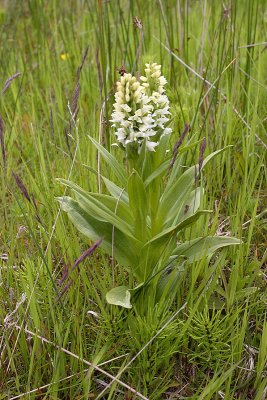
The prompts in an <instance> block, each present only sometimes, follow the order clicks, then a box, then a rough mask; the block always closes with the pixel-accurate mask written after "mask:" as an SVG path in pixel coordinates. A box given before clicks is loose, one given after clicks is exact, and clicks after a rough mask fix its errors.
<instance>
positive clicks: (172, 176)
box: [59, 63, 240, 308]
mask: <svg viewBox="0 0 267 400" xmlns="http://www.w3.org/2000/svg"><path fill="white" fill-rule="evenodd" d="M165 84H166V80H165V78H164V77H163V76H162V75H161V67H160V66H159V65H157V64H155V63H153V64H146V69H145V76H141V78H140V81H137V79H136V78H135V77H134V76H132V75H131V74H125V75H124V76H122V77H121V79H120V81H119V82H118V83H117V92H116V94H115V104H114V112H113V114H112V120H111V121H112V122H113V126H114V127H115V129H116V132H115V135H116V137H117V143H116V144H115V145H116V146H119V147H120V148H122V149H123V150H124V151H125V155H126V160H127V163H126V165H124V164H123V163H121V162H119V161H118V160H117V159H116V158H115V157H114V155H112V154H111V153H110V152H108V151H107V150H106V149H105V148H104V147H103V146H102V145H101V144H99V143H98V142H97V141H95V140H94V139H93V138H92V137H90V140H91V142H92V143H93V144H94V145H95V146H96V148H97V150H98V151H99V152H100V154H101V155H102V157H103V158H104V160H105V161H106V162H107V164H108V166H109V167H110V168H111V170H112V171H113V173H114V174H115V175H116V178H117V182H116V183H115V182H113V181H111V180H109V179H107V178H106V177H104V176H103V177H102V179H103V181H104V183H105V186H106V188H107V190H108V192H109V195H107V194H103V193H92V192H87V191H85V190H83V189H82V188H81V187H79V186H78V185H76V184H75V183H72V182H70V181H66V180H62V179H61V180H60V181H61V182H62V183H63V184H64V185H66V186H68V187H70V188H71V189H72V192H73V194H74V196H75V199H73V198H71V197H67V196H64V197H63V198H59V201H60V202H62V207H63V209H64V210H65V211H66V212H67V213H68V216H69V217H70V219H71V220H72V222H73V223H74V224H75V225H76V227H77V228H78V229H79V230H80V231H81V232H82V233H83V234H85V235H86V236H87V237H88V238H90V239H91V240H97V239H99V238H102V239H103V241H102V247H103V250H104V251H105V252H107V253H108V254H109V255H110V256H112V258H115V259H116V260H117V261H118V262H119V263H121V264H122V265H123V266H125V268H126V270H127V271H128V273H129V282H130V285H131V286H130V287H126V286H119V287H116V288H113V289H111V290H110V291H109V292H108V293H107V295H106V299H107V301H108V303H110V304H114V305H119V306H122V307H126V308H131V307H132V304H131V296H132V297H133V299H134V301H135V302H137V301H138V297H140V293H142V292H147V291H149V293H150V295H149V298H150V299H153V301H154V302H158V301H159V300H160V298H162V297H163V298H166V299H170V297H171V296H172V294H173V293H174V292H175V284H176V282H177V280H178V279H179V273H180V269H181V266H183V265H184V264H185V263H187V264H188V263H193V262H194V261H197V260H199V259H201V258H202V257H208V256H210V255H212V254H213V253H214V252H215V251H216V250H217V249H219V248H221V247H224V246H228V245H234V244H239V243H240V241H239V240H237V239H235V238H232V237H222V236H220V237H218V236H205V237H198V238H194V239H192V240H189V241H184V242H180V240H181V233H182V232H183V231H184V230H185V229H186V228H188V227H190V226H192V225H193V224H194V223H195V222H196V221H197V220H198V219H199V218H200V217H201V216H203V215H206V214H209V213H210V212H211V211H209V210H202V209H200V204H201V196H202V195H203V192H204V190H203V188H202V187H201V186H199V184H198V181H199V179H198V177H199V174H200V172H201V170H202V169H203V168H204V167H205V165H206V164H207V163H208V162H209V161H210V160H211V159H212V158H213V157H214V156H215V155H217V154H219V153H221V152H222V151H223V150H218V151H216V152H214V153H212V154H210V155H209V156H208V157H207V158H206V159H203V152H204V149H203V146H202V155H201V157H200V160H199V163H198V164H197V165H194V166H192V167H190V168H188V169H186V170H185V169H184V167H183V163H182V161H183V157H182V154H183V152H185V151H186V150H187V148H186V147H185V146H184V147H183V149H182V151H181V148H180V146H181V140H179V141H178V142H177V143H176V145H175V147H174V150H173V152H172V153H169V138H170V134H171V129H170V128H169V127H167V125H168V123H169V117H170V112H169V100H168V97H167V96H166V94H165V89H164V86H165ZM195 145H196V144H195ZM193 146H194V144H193ZM189 147H192V144H191V145H190V146H188V148H189Z"/></svg>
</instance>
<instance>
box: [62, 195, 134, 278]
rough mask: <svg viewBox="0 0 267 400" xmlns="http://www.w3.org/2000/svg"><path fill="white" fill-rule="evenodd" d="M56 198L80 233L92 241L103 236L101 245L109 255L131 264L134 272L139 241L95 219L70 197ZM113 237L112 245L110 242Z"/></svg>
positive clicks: (126, 265)
mask: <svg viewBox="0 0 267 400" xmlns="http://www.w3.org/2000/svg"><path fill="white" fill-rule="evenodd" d="M57 200H58V201H59V202H60V203H61V204H62V209H63V210H64V211H65V212H67V214H68V216H69V218H70V220H71V221H72V222H73V224H74V225H75V226H76V228H77V229H78V230H79V231H80V232H81V233H83V234H84V235H85V236H86V237H88V238H89V239H91V240H93V241H96V240H98V239H99V238H103V242H102V244H101V247H102V248H103V249H104V250H105V251H106V252H107V253H108V254H109V255H114V257H115V259H117V260H118V261H119V262H120V263H121V264H123V265H125V267H128V266H130V265H131V266H132V268H133V272H134V269H135V266H136V265H137V266H138V265H139V258H138V254H139V253H140V248H141V243H140V242H138V241H137V240H136V239H132V238H129V237H127V235H125V234H123V233H122V232H120V231H119V230H117V229H113V226H112V225H111V224H109V223H107V222H102V221H99V220H97V219H95V218H94V217H93V216H92V215H90V214H88V213H87V212H86V211H85V210H84V209H82V208H81V207H80V206H79V204H78V202H77V201H75V200H73V199H72V198H71V197H67V196H65V197H64V198H58V199H57ZM113 239H114V245H113V244H112V242H113ZM112 246H113V250H114V254H113V251H112Z"/></svg>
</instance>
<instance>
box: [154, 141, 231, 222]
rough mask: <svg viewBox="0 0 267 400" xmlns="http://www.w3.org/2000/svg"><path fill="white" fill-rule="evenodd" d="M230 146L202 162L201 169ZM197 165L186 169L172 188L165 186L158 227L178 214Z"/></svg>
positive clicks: (189, 188)
mask: <svg viewBox="0 0 267 400" xmlns="http://www.w3.org/2000/svg"><path fill="white" fill-rule="evenodd" d="M229 147H231V146H227V147H225V148H224V149H220V150H217V151H215V152H213V153H211V154H210V155H209V156H208V157H206V158H205V160H204V161H203V165H202V168H204V167H205V166H206V165H207V164H208V162H210V161H211V160H212V159H213V158H214V157H215V156H216V155H218V154H220V153H222V152H223V151H225V150H227V149H228V148H229ZM198 168H199V166H198V164H197V165H194V166H193V167H191V168H189V169H187V170H186V171H185V172H184V173H183V174H181V175H180V177H179V178H178V179H177V180H176V182H174V183H173V185H172V186H170V187H169V186H167V187H166V189H165V191H164V193H163V195H162V197H161V201H160V206H159V211H158V221H159V222H158V223H159V226H160V224H162V223H165V221H167V220H169V219H171V218H172V216H173V215H174V214H176V215H177V214H179V213H180V212H181V209H182V206H183V199H184V198H185V197H186V196H187V195H188V194H189V193H190V191H191V190H192V186H193V184H194V181H195V176H196V174H197V173H198Z"/></svg>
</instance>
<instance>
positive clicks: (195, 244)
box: [171, 236, 241, 263]
mask: <svg viewBox="0 0 267 400" xmlns="http://www.w3.org/2000/svg"><path fill="white" fill-rule="evenodd" d="M240 243H241V241H240V240H239V239H236V238H233V237H228V236H207V237H204V238H201V237H200V238H197V239H193V240H190V241H188V242H185V243H182V244H180V245H179V246H177V247H176V249H175V250H174V252H173V257H171V258H177V256H184V257H186V258H187V262H189V263H192V262H194V261H198V260H200V259H201V258H203V257H208V256H210V255H212V254H213V253H214V252H215V251H216V250H218V249H220V248H222V247H225V246H232V245H238V244H240Z"/></svg>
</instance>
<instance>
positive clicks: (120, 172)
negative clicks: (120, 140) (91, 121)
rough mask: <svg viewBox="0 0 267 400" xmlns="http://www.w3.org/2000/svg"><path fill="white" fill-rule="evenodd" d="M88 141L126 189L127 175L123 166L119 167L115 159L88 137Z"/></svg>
mask: <svg viewBox="0 0 267 400" xmlns="http://www.w3.org/2000/svg"><path fill="white" fill-rule="evenodd" d="M89 139H90V140H91V142H92V143H93V144H94V145H95V147H96V148H97V150H98V151H99V152H100V154H101V155H102V157H103V158H104V159H105V161H106V162H107V164H108V165H109V166H110V168H111V169H112V171H113V172H114V174H115V175H116V176H117V178H118V179H119V181H120V183H121V184H122V186H123V187H127V174H126V171H125V169H124V166H123V165H121V164H120V163H119V162H118V161H117V160H116V158H115V157H114V156H113V155H112V154H111V153H110V152H109V151H107V150H106V149H105V147H103V146H102V145H101V144H99V143H98V142H97V141H96V140H95V139H94V138H92V137H91V136H89Z"/></svg>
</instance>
